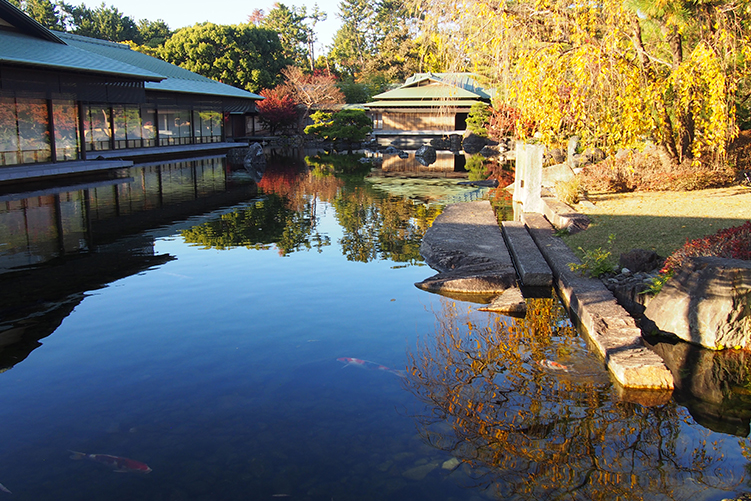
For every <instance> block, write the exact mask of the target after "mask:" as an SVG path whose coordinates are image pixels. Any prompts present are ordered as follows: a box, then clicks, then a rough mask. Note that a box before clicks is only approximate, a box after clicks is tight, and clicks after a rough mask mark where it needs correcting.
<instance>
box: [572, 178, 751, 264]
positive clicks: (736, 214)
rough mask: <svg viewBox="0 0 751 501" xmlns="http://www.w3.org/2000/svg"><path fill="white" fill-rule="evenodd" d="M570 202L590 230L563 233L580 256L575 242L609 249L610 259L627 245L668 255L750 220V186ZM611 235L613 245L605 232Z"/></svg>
mask: <svg viewBox="0 0 751 501" xmlns="http://www.w3.org/2000/svg"><path fill="white" fill-rule="evenodd" d="M589 201H590V202H592V203H593V204H594V207H592V206H590V205H589V204H586V203H579V204H577V205H576V206H574V209H576V210H577V211H578V212H581V213H584V214H587V215H588V216H589V217H590V219H591V224H590V227H589V229H587V230H586V231H583V232H581V233H577V234H575V235H569V236H565V237H564V241H565V242H566V244H568V246H569V247H571V248H572V249H574V250H575V252H576V253H577V254H579V256H580V257H581V256H582V255H583V254H582V252H581V251H580V250H579V247H581V248H582V249H584V250H585V251H591V250H593V249H596V248H598V247H601V248H602V249H604V250H610V251H611V261H612V264H617V262H618V257H619V256H620V254H621V253H623V252H628V251H629V250H631V249H637V248H642V249H650V250H654V251H656V252H657V253H658V254H659V255H660V256H661V257H667V256H669V255H670V254H671V253H672V252H673V251H675V250H676V249H678V248H679V247H681V246H682V245H683V244H684V243H686V239H689V240H693V239H695V238H700V237H703V236H706V235H710V234H712V233H715V232H717V231H718V230H720V229H722V228H728V227H731V226H739V225H741V224H743V223H744V222H746V221H747V220H750V219H751V188H745V187H741V186H734V187H730V188H718V189H711V190H701V191H687V192H686V191H683V192H671V191H664V192H644V193H618V194H612V193H608V194H592V193H590V194H589ZM609 235H615V240H614V242H613V245H612V247H608V236H609Z"/></svg>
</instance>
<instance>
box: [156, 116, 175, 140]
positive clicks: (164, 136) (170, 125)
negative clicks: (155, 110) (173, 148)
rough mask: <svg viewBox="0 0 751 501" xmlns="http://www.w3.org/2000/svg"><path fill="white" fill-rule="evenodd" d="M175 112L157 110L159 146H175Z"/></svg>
mask: <svg viewBox="0 0 751 501" xmlns="http://www.w3.org/2000/svg"><path fill="white" fill-rule="evenodd" d="M175 118H176V113H175V110H159V146H168V145H171V144H175V139H176V138H177V136H178V133H177V131H175Z"/></svg>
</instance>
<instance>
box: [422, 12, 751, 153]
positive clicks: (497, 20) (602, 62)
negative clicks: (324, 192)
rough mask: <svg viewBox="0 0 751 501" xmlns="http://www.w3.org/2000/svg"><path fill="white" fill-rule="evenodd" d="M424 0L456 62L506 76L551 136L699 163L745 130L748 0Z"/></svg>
mask: <svg viewBox="0 0 751 501" xmlns="http://www.w3.org/2000/svg"><path fill="white" fill-rule="evenodd" d="M419 1H420V2H421V4H420V9H422V11H423V12H424V13H425V14H424V16H423V19H425V22H424V23H423V29H424V30H426V31H428V32H430V33H433V34H436V33H437V34H439V35H440V36H441V37H442V39H443V42H442V43H441V44H440V45H441V46H442V47H446V48H453V55H454V68H455V69H456V70H461V71H475V72H477V73H480V74H481V75H483V76H484V77H486V78H487V79H488V80H489V81H490V82H491V83H493V84H495V85H496V86H497V87H498V89H499V90H500V92H499V93H498V99H501V100H503V101H504V102H505V103H506V104H511V105H514V106H517V107H518V108H519V109H520V110H521V112H522V117H523V118H524V119H526V120H531V121H533V122H534V124H535V128H534V130H533V133H537V135H539V136H540V137H541V138H542V140H543V141H545V142H547V143H556V142H560V141H563V140H565V139H566V138H567V137H570V136H572V135H578V136H580V137H581V139H582V141H583V142H584V143H585V144H589V145H597V146H600V147H602V148H604V149H606V150H609V151H611V152H613V151H616V150H617V149H619V148H632V147H638V146H639V145H641V144H643V143H644V142H645V141H646V140H651V141H654V142H656V143H657V144H659V145H661V146H662V147H663V148H664V150H665V151H666V152H667V153H668V155H669V156H670V157H671V158H672V159H673V160H674V161H675V162H682V161H683V160H691V161H694V162H697V161H702V160H722V159H724V155H725V152H726V148H727V146H728V144H729V143H730V142H731V141H732V140H733V139H734V138H735V137H736V135H737V133H738V126H737V120H736V108H737V103H739V102H743V101H744V100H745V98H746V97H747V96H746V95H745V94H744V93H746V92H747V86H748V84H747V83H746V82H747V80H748V78H749V76H750V75H749V64H748V63H749V56H750V55H751V43H750V42H751V41H750V40H749V30H748V26H749V23H750V22H751V1H749V0H728V1H723V0H696V1H689V0H627V1H626V2H623V1H621V0H602V1H600V2H590V1H589V0H516V1H512V0H462V1H459V0H449V1H448V3H447V2H446V1H443V0H441V1H440V2H438V1H437V0H419ZM520 130H521V128H520Z"/></svg>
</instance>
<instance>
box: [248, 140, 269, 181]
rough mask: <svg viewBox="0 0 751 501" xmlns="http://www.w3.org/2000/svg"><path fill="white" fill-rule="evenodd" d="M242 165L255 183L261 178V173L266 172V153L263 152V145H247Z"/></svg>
mask: <svg viewBox="0 0 751 501" xmlns="http://www.w3.org/2000/svg"><path fill="white" fill-rule="evenodd" d="M243 167H245V170H247V171H248V172H249V173H250V175H251V177H252V178H253V181H255V182H256V183H257V182H259V181H260V180H261V178H262V177H263V173H264V172H266V155H265V154H264V153H263V146H261V145H260V144H258V143H252V144H251V145H250V146H248V152H247V153H246V154H245V158H244V159H243Z"/></svg>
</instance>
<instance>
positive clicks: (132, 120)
mask: <svg viewBox="0 0 751 501" xmlns="http://www.w3.org/2000/svg"><path fill="white" fill-rule="evenodd" d="M260 99H263V97H261V96H259V95H257V94H253V93H250V92H246V91H244V90H241V89H237V88H235V87H232V86H229V85H225V84H223V83H220V82H217V81H214V80H211V79H209V78H206V77H203V76H201V75H198V74H196V73H193V72H190V71H188V70H185V69H183V68H180V67H178V66H175V65H172V64H169V63H166V62H164V61H161V60H159V59H156V58H154V57H150V56H147V55H145V54H142V53H140V52H137V51H135V50H131V49H130V48H129V47H128V46H127V45H124V44H118V43H113V42H108V41H103V40H97V39H93V38H87V37H82V36H77V35H72V34H69V33H62V32H56V31H51V30H48V29H46V28H44V27H43V26H41V25H40V24H39V23H37V22H36V21H34V20H33V19H31V18H29V17H28V16H26V14H24V13H23V12H21V11H20V10H19V9H17V8H16V7H15V6H13V5H11V4H10V3H8V2H7V0H0V181H2V180H4V179H9V178H10V179H13V178H14V176H15V174H13V175H11V174H10V172H11V171H10V170H9V169H13V172H14V173H15V172H18V173H19V174H18V176H20V178H23V177H34V173H35V172H36V173H38V174H39V175H49V174H55V173H72V172H82V171H88V170H93V169H101V168H108V166H107V165H106V164H105V163H102V162H99V163H94V162H90V161H89V162H87V160H92V159H99V160H102V159H105V160H106V159H124V160H127V159H132V158H136V157H138V156H146V155H148V156H152V157H153V156H159V155H160V153H172V154H179V153H180V152H191V151H193V152H199V151H212V150H213V151H217V150H221V149H222V148H224V149H227V148H230V147H232V146H234V145H233V144H230V143H228V142H227V141H232V140H233V139H236V138H241V137H246V136H248V135H249V133H252V131H247V130H246V123H253V121H252V120H246V118H247V117H249V116H252V115H254V114H255V113H256V105H255V104H256V102H257V101H258V100H260ZM120 163H123V162H122V161H120ZM124 163H126V164H129V163H132V162H127V161H126V162H124ZM20 166H24V167H34V168H33V169H31V168H26V169H19V167H20ZM42 167H44V168H42ZM23 172H25V175H24V174H23ZM3 175H5V177H3Z"/></svg>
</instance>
